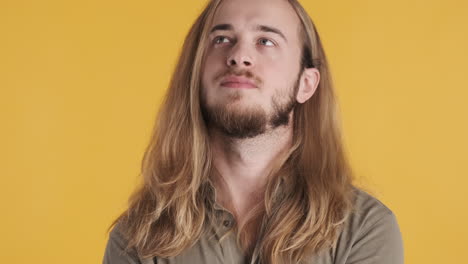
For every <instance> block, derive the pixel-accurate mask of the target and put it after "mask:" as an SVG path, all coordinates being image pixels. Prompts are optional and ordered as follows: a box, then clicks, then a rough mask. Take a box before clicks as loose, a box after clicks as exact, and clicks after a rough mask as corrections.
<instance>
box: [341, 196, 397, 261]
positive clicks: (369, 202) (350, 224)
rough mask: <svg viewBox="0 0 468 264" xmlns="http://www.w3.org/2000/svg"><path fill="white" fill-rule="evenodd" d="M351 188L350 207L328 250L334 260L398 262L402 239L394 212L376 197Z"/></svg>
mask: <svg viewBox="0 0 468 264" xmlns="http://www.w3.org/2000/svg"><path fill="white" fill-rule="evenodd" d="M353 188H354V191H355V194H356V195H355V203H354V210H353V211H352V212H351V213H350V215H349V216H348V219H347V220H346V221H345V223H344V226H343V230H342V232H341V234H340V236H339V238H338V241H337V245H336V248H335V249H334V250H333V251H332V254H333V258H334V260H335V261H334V263H342V264H345V263H359V264H377V263H378V264H386V263H388V264H390V263H392V264H402V263H403V241H402V236H401V232H400V228H399V225H398V221H397V218H396V215H395V214H394V212H393V211H392V210H391V209H390V208H389V207H387V206H386V205H385V204H384V203H382V202H381V201H380V200H379V199H377V198H376V197H374V196H372V195H371V194H369V193H367V192H366V191H364V190H362V189H359V188H357V187H353Z"/></svg>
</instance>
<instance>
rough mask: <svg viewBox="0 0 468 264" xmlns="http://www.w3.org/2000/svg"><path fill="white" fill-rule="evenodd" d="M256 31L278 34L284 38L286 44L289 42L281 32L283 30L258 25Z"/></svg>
mask: <svg viewBox="0 0 468 264" xmlns="http://www.w3.org/2000/svg"><path fill="white" fill-rule="evenodd" d="M255 29H256V30H258V31H263V32H271V33H275V34H278V35H279V36H280V37H282V38H283V39H284V40H285V41H286V42H288V40H287V39H286V37H285V36H284V34H283V33H282V32H281V30H279V29H277V28H274V27H270V26H265V25H257V26H256V27H255Z"/></svg>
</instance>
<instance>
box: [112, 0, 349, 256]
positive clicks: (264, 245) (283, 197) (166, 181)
mask: <svg viewBox="0 0 468 264" xmlns="http://www.w3.org/2000/svg"><path fill="white" fill-rule="evenodd" d="M221 1H222V0H212V1H210V2H209V3H208V4H207V6H206V8H205V9H204V10H203V12H202V13H201V15H200V16H199V17H198V18H197V20H196V21H195V23H194V24H193V26H192V28H191V29H190V31H189V33H188V36H187V37H186V39H185V42H184V45H183V48H182V52H181V55H180V58H179V61H178V63H177V65H176V70H175V72H174V74H173V76H172V79H171V82H170V86H169V89H168V91H167V94H166V96H165V98H164V101H163V103H162V105H161V108H160V112H159V114H158V116H157V120H156V122H155V126H154V129H153V133H152V137H151V140H150V143H149V145H148V147H147V149H146V151H145V154H144V158H143V161H142V166H141V175H142V183H141V185H140V186H139V187H138V188H137V189H136V190H135V192H134V193H133V194H132V195H131V197H130V199H129V206H128V209H127V210H126V211H125V212H123V213H122V214H121V215H120V216H119V217H118V218H117V219H116V220H115V221H114V222H113V223H112V225H111V226H110V227H109V229H111V228H112V227H113V226H114V225H116V224H119V227H120V231H121V233H122V234H123V235H124V237H125V238H126V239H127V241H128V244H127V248H128V249H130V248H131V249H136V251H137V252H138V254H139V255H140V256H142V257H145V258H146V257H154V256H158V257H170V256H176V255H178V254H180V253H181V252H182V251H183V250H184V249H187V248H188V247H190V246H191V245H193V244H194V243H196V241H197V240H198V239H199V238H200V236H201V235H202V234H203V231H204V230H205V229H206V227H207V223H208V222H209V219H210V213H211V212H212V200H211V199H210V197H211V194H212V192H210V187H209V186H210V185H209V178H210V175H212V174H213V171H214V168H213V165H212V163H211V161H212V154H211V152H210V147H209V138H208V130H207V127H206V124H205V122H204V120H203V116H202V113H201V110H200V83H201V78H200V76H201V65H202V63H203V57H204V53H205V49H204V47H205V46H206V45H205V44H206V43H205V41H206V39H207V36H208V33H209V32H208V31H209V28H208V26H209V25H211V22H212V20H213V17H214V14H215V12H216V9H217V7H218V6H219V4H220V3H221ZM288 1H289V3H290V4H291V6H292V7H293V8H294V10H295V11H296V13H297V15H298V17H299V18H300V21H301V23H302V27H301V36H302V42H303V51H302V60H301V62H300V63H301V65H302V66H303V68H304V67H315V68H317V69H318V70H319V72H320V77H321V78H320V83H319V85H318V88H317V90H316V92H315V94H314V95H313V96H312V98H311V99H309V100H308V101H307V102H305V103H303V104H298V105H297V106H296V107H295V108H294V119H293V127H294V131H293V147H292V148H291V150H290V151H289V152H288V153H287V155H286V156H284V157H283V159H282V160H281V162H280V163H279V164H278V166H277V167H276V168H275V169H274V170H272V172H271V174H270V177H269V182H268V183H267V187H266V191H265V197H264V200H263V201H262V204H261V206H258V208H260V209H259V210H254V211H253V213H252V214H251V215H250V216H249V217H250V219H251V221H250V222H252V221H254V219H260V221H261V223H262V226H264V229H263V232H261V233H259V234H258V237H257V239H259V241H260V243H259V248H258V256H259V259H260V261H261V262H262V263H272V264H276V263H297V262H299V261H300V260H302V259H304V258H305V257H306V256H308V255H310V254H316V253H318V252H320V251H321V250H324V249H327V248H330V247H332V246H334V244H335V242H336V240H337V236H338V235H339V232H340V230H341V227H342V224H343V222H344V221H345V220H346V218H347V216H348V215H349V213H350V211H351V210H352V207H353V199H354V198H353V194H354V192H353V185H352V181H353V176H352V172H351V169H350V166H349V164H348V162H347V159H346V157H345V153H344V150H343V144H342V138H341V128H340V120H339V116H338V109H337V103H336V99H335V98H336V97H335V92H334V90H333V84H332V79H331V76H330V72H329V67H328V63H327V59H326V56H325V52H324V50H323V47H322V43H321V41H320V38H319V35H318V33H317V30H316V28H315V26H314V24H313V22H312V20H311V19H310V17H309V15H308V14H307V12H306V11H305V10H304V9H303V8H302V6H301V5H300V4H299V2H298V1H297V0H288ZM280 186H281V188H280ZM258 208H257V209H258ZM247 222H248V223H249V221H247ZM246 230H247V225H244V226H241V227H240V228H239V230H238V241H239V243H240V245H241V248H243V249H244V250H245V251H246V253H249V252H247V247H246V244H247V241H248V240H249V239H250V238H249V232H246Z"/></svg>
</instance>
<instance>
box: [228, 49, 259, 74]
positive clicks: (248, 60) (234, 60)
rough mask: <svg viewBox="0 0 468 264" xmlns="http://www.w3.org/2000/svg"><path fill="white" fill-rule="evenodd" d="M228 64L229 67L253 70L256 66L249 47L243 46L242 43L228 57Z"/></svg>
mask: <svg viewBox="0 0 468 264" xmlns="http://www.w3.org/2000/svg"><path fill="white" fill-rule="evenodd" d="M226 64H227V65H228V66H229V67H240V68H244V67H247V68H251V67H253V66H254V60H253V58H252V56H251V55H250V54H249V50H248V49H247V47H245V46H243V45H241V43H236V45H235V46H234V47H233V48H232V50H231V53H230V54H229V55H228V57H227V61H226Z"/></svg>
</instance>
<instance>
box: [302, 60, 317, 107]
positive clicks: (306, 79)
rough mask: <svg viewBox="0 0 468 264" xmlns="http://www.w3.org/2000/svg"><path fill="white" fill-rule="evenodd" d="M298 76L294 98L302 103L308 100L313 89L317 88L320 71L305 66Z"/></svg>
mask: <svg viewBox="0 0 468 264" xmlns="http://www.w3.org/2000/svg"><path fill="white" fill-rule="evenodd" d="M300 78H301V79H300V80H299V89H298V90H297V95H296V100H297V102H299V103H301V104H302V103H304V102H306V101H307V100H309V99H310V97H312V95H313V94H314V93H315V90H317V87H318V84H319V81H320V72H319V71H318V70H317V69H316V68H305V69H304V70H303V71H302V74H301V77H300Z"/></svg>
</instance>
